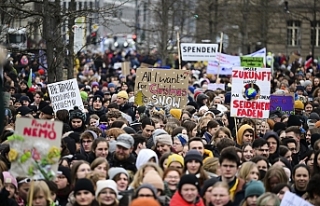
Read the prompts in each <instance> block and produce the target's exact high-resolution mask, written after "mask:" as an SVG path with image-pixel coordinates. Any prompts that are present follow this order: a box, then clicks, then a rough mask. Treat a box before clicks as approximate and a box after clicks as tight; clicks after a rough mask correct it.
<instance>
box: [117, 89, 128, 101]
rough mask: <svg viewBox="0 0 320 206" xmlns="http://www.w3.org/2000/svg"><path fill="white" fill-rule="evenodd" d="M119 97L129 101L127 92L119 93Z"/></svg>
mask: <svg viewBox="0 0 320 206" xmlns="http://www.w3.org/2000/svg"><path fill="white" fill-rule="evenodd" d="M117 97H121V98H123V99H129V96H128V93H127V92H126V91H120V92H118V94H117Z"/></svg>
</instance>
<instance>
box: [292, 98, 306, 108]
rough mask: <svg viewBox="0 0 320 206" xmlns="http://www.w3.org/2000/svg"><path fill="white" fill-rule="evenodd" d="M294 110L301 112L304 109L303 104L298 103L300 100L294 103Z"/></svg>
mask: <svg viewBox="0 0 320 206" xmlns="http://www.w3.org/2000/svg"><path fill="white" fill-rule="evenodd" d="M294 108H295V109H301V110H303V109H304V104H303V102H302V101H300V100H296V101H294Z"/></svg>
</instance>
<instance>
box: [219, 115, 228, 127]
mask: <svg viewBox="0 0 320 206" xmlns="http://www.w3.org/2000/svg"><path fill="white" fill-rule="evenodd" d="M221 121H222V123H223V125H224V126H225V127H227V126H229V121H228V118H227V117H226V116H225V115H223V116H222V119H221Z"/></svg>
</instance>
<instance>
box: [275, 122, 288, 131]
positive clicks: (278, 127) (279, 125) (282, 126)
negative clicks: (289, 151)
mask: <svg viewBox="0 0 320 206" xmlns="http://www.w3.org/2000/svg"><path fill="white" fill-rule="evenodd" d="M285 129H286V124H285V123H283V122H276V123H275V124H274V126H273V131H275V132H278V131H280V130H285Z"/></svg>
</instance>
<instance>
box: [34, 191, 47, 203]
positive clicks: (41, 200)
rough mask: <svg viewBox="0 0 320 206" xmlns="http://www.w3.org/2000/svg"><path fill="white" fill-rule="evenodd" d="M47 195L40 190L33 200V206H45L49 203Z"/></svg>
mask: <svg viewBox="0 0 320 206" xmlns="http://www.w3.org/2000/svg"><path fill="white" fill-rule="evenodd" d="M47 204H48V203H47V200H46V196H45V195H44V192H43V191H41V190H39V192H37V193H36V194H35V195H34V196H33V200H32V205H33V206H45V205H47Z"/></svg>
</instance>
